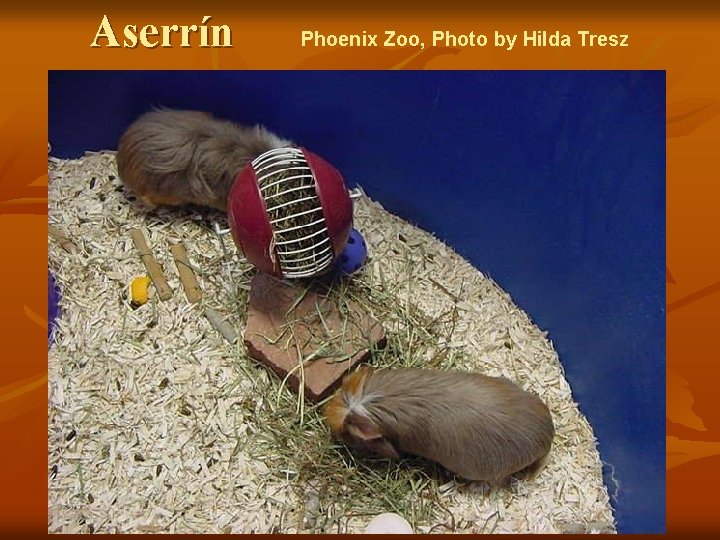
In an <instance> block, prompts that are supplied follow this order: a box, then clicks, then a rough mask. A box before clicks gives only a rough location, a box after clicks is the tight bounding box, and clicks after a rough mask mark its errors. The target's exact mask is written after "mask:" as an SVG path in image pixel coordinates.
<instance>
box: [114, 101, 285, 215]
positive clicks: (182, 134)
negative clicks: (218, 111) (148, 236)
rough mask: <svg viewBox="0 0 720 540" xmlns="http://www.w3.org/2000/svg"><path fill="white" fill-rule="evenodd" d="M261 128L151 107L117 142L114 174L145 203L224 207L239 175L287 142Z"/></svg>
mask: <svg viewBox="0 0 720 540" xmlns="http://www.w3.org/2000/svg"><path fill="white" fill-rule="evenodd" d="M291 145H292V143H291V142H290V141H287V140H284V139H281V138H279V137H278V136H276V135H274V134H273V133H271V132H269V131H268V130H267V129H265V128H264V127H262V126H259V125H257V126H254V127H249V126H242V125H239V124H236V123H234V122H230V121H228V120H221V119H218V118H215V117H213V116H212V115H210V114H208V113H204V112H198V111H182V110H173V109H158V110H153V111H150V112H148V113H145V114H143V115H142V116H140V117H139V118H138V119H137V120H135V122H133V123H132V124H131V125H130V126H129V127H128V128H127V130H126V131H125V133H123V135H122V137H121V138H120V141H119V143H118V153H117V166H118V173H119V175H120V178H121V180H122V181H123V182H124V183H125V185H126V186H127V187H128V188H130V189H131V190H132V191H133V192H135V193H136V194H137V195H138V196H139V197H140V198H141V199H142V200H143V201H144V202H145V203H146V204H148V205H149V206H151V207H154V206H156V205H174V206H178V205H186V204H196V205H200V206H209V207H212V208H217V209H218V210H223V211H224V210H226V208H227V201H228V196H229V193H230V189H231V188H232V184H233V181H234V180H235V177H236V175H237V173H238V172H239V171H240V169H242V168H243V167H244V166H245V164H246V163H248V162H249V161H251V160H252V159H254V158H255V157H257V156H259V155H260V154H262V153H263V152H266V151H267V150H271V149H273V148H282V147H285V146H291Z"/></svg>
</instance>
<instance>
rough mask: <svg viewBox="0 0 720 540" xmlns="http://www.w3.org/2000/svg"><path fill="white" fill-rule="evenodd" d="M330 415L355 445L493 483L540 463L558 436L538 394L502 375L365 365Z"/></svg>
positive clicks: (332, 422)
mask: <svg viewBox="0 0 720 540" xmlns="http://www.w3.org/2000/svg"><path fill="white" fill-rule="evenodd" d="M325 414H326V418H327V421H328V424H329V425H330V428H331V429H332V431H333V433H334V434H335V435H336V436H337V437H338V438H340V439H341V440H343V441H344V442H345V443H346V444H348V445H349V446H354V447H356V448H359V449H361V450H365V451H370V452H372V453H374V454H377V455H379V456H383V457H388V458H391V457H398V456H399V454H400V453H408V454H414V455H417V456H421V457H424V458H426V459H429V460H432V461H436V462H437V463H440V464H441V465H443V466H444V467H445V468H446V469H448V470H449V471H452V472H454V473H455V474H457V475H458V476H461V477H463V478H466V479H468V480H485V481H488V482H490V483H492V484H499V483H501V482H502V481H504V480H507V479H508V477H509V476H511V475H513V474H514V473H517V472H520V471H522V470H523V469H526V468H529V467H537V466H539V465H540V464H541V463H542V462H543V460H544V458H545V456H546V455H547V454H548V452H549V451H550V446H551V444H552V439H553V436H554V433H555V429H554V426H553V422H552V418H551V417H550V412H549V410H548V408H547V406H546V405H545V403H543V402H542V400H540V398H538V397H537V396H535V395H534V394H531V393H529V392H526V391H524V390H523V389H521V388H520V387H519V386H517V385H516V384H515V383H513V382H511V381H510V380H508V379H505V378H502V377H488V376H485V375H481V374H479V373H469V372H461V371H430V370H421V369H411V368H401V369H384V370H375V369H371V368H368V367H361V368H360V369H358V370H357V371H355V372H354V373H352V374H351V375H349V376H347V377H346V378H345V380H344V381H343V384H342V387H341V388H340V390H339V391H338V393H337V394H336V395H335V396H334V397H333V398H332V399H331V401H330V402H329V403H328V405H327V407H326V410H325Z"/></svg>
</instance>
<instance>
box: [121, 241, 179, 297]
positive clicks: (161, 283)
mask: <svg viewBox="0 0 720 540" xmlns="http://www.w3.org/2000/svg"><path fill="white" fill-rule="evenodd" d="M130 237H131V238H132V241H133V244H135V248H136V249H137V250H138V253H139V254H140V260H141V261H142V263H143V264H144V265H145V268H146V269H147V271H148V274H150V279H152V281H153V284H154V285H155V289H156V290H157V292H158V296H159V297H160V300H163V301H164V300H169V299H170V298H171V297H172V289H171V288H170V286H169V285H168V284H167V280H166V279H165V274H163V271H162V266H160V263H159V262H157V260H156V259H155V257H154V256H153V254H152V252H151V251H150V248H149V247H148V245H147V241H146V240H145V235H144V234H143V232H142V231H141V230H140V229H133V230H132V231H130Z"/></svg>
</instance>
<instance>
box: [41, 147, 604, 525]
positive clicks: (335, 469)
mask: <svg viewBox="0 0 720 540" xmlns="http://www.w3.org/2000/svg"><path fill="white" fill-rule="evenodd" d="M49 178H50V182H49V209H48V212H49V217H48V219H49V223H50V224H51V225H53V226H54V227H56V228H57V229H58V230H59V231H61V232H62V234H64V235H65V236H66V237H67V238H69V239H70V240H71V241H72V242H73V243H74V244H75V246H76V249H73V250H71V252H68V251H67V250H66V249H63V247H62V246H61V245H60V243H59V242H58V241H57V240H56V239H53V238H50V239H49V243H48V260H49V267H50V269H51V271H52V272H53V273H54V274H55V276H56V278H57V281H58V284H59V285H60V287H61V290H62V303H61V309H62V315H61V318H60V320H59V327H58V329H57V331H56V342H55V343H54V345H53V346H52V348H51V349H50V351H49V353H48V369H49V385H48V474H49V480H48V530H49V532H63V533H86V532H104V533H128V532H136V533H142V532H169V533H193V532H203V533H229V532H232V533H251V532H254V533H272V532H282V533H293V532H333V533H334V532H342V533H345V532H349V533H353V532H361V531H362V530H363V528H364V526H365V524H366V523H367V522H368V521H369V520H370V519H371V517H372V516H373V515H375V514H378V513H381V512H385V511H390V512H392V511H400V513H402V514H403V515H404V516H405V517H406V518H407V519H408V521H410V523H411V524H412V525H413V527H414V529H415V531H416V532H439V533H446V532H466V533H482V532H485V533H489V532H495V533H521V532H531V533H556V532H615V529H614V525H613V523H614V520H613V516H612V509H611V507H610V504H609V498H608V493H607V490H606V488H605V486H604V485H603V482H602V475H601V462H600V459H599V456H598V452H597V449H596V441H595V438H594V436H593V432H592V429H591V427H590V425H589V424H588V422H587V420H586V419H585V418H584V417H583V416H582V415H581V414H580V412H579V411H578V408H577V405H576V404H575V403H574V402H573V399H572V394H571V389H570V387H569V385H568V383H567V381H566V380H565V377H564V374H563V370H562V366H561V364H560V362H559V359H558V357H557V353H556V352H555V351H554V350H553V348H552V345H551V343H550V342H549V341H548V339H547V337H546V336H545V334H544V333H543V332H542V331H540V330H539V329H538V328H537V327H536V326H535V325H534V324H533V323H532V321H531V320H530V319H529V318H528V316H527V315H526V314H525V313H523V312H522V311H521V310H520V309H518V308H517V307H516V306H515V305H514V304H513V302H512V299H511V298H510V296H509V295H508V294H506V293H505V292H504V291H502V290H501V289H500V288H499V287H498V286H497V285H496V284H495V283H494V282H493V281H492V280H490V279H488V278H487V277H485V276H483V275H482V274H481V273H480V272H478V271H477V270H476V269H474V268H473V267H472V266H471V265H470V264H468V263H467V262H466V261H464V260H463V259H462V258H461V257H459V256H458V255H457V254H455V253H454V252H453V251H452V250H450V249H449V248H448V247H447V246H445V245H444V244H442V243H441V242H440V241H438V240H437V239H435V238H433V237H432V236H431V235H430V234H428V233H426V232H424V231H421V230H420V229H418V228H416V227H414V226H412V225H410V224H408V223H407V222H405V221H403V220H401V219H399V218H397V217H395V216H393V215H391V214H389V213H388V212H386V211H385V210H384V209H383V208H382V207H381V206H380V205H379V204H377V203H375V202H372V201H370V200H369V199H368V198H367V197H364V196H363V197H360V198H359V199H358V200H357V201H356V202H355V226H356V228H357V229H358V230H360V231H361V232H362V234H363V235H364V237H365V239H366V241H367V243H368V246H369V249H370V257H369V259H368V262H367V264H366V267H365V269H364V270H363V271H362V272H361V273H360V275H359V276H358V277H357V278H355V280H356V281H357V283H358V285H357V290H358V291H360V292H362V291H364V290H369V291H376V292H378V291H379V294H381V295H385V297H387V299H388V300H389V303H392V304H393V305H394V306H395V307H396V308H397V310H396V312H393V313H394V314H393V313H389V312H388V313H384V312H382V310H381V307H379V306H380V304H378V303H373V301H372V299H369V300H368V306H369V307H370V308H371V309H374V310H376V313H375V314H376V315H377V316H380V320H382V322H383V324H384V325H385V327H386V329H387V330H388V335H389V343H390V346H389V347H388V350H387V351H383V352H378V360H377V362H382V363H385V364H393V363H396V364H404V365H422V364H427V365H432V366H433V367H437V368H438V369H444V368H449V367H458V368H463V369H469V370H478V371H482V372H484V373H487V374H489V375H504V376H507V377H509V378H510V379H512V380H514V381H516V382H517V383H519V384H520V385H521V386H522V387H523V388H525V389H527V390H531V391H533V392H536V393H537V394H539V395H540V396H541V397H542V398H543V399H544V400H545V401H546V402H547V403H548V405H549V407H550V409H551V412H552V415H553V420H554V422H555V425H556V429H557V434H556V437H555V441H554V446H553V449H552V450H551V453H550V457H549V460H548V464H547V466H546V468H545V469H544V470H543V471H542V472H541V473H540V474H539V476H538V477H537V478H535V479H534V480H528V481H524V480H517V481H513V482H512V484H511V485H510V486H509V487H507V488H505V489H493V490H491V489H490V488H488V487H487V486H486V485H485V484H482V483H468V482H464V481H462V480H460V479H456V478H453V477H451V476H448V475H447V474H446V473H443V472H441V471H437V468H433V467H429V468H428V466H427V464H422V463H417V462H416V461H413V460H409V461H406V462H400V463H392V464H390V463H388V462H385V461H382V460H379V461H377V462H367V461H366V460H362V459H356V458H355V457H354V456H353V455H352V454H351V453H350V452H348V451H347V449H345V448H343V447H342V446H341V445H338V444H336V443H335V442H334V441H331V440H330V437H329V431H328V430H327V428H326V427H325V425H324V424H323V423H322V420H321V418H320V416H319V415H318V414H317V413H318V411H317V410H310V411H309V412H308V411H306V414H305V416H303V417H298V414H297V411H298V410H299V409H298V407H296V403H295V402H294V399H295V398H296V396H294V395H292V394H291V393H290V392H289V391H288V390H287V389H286V388H282V387H281V386H280V382H279V381H277V380H276V378H275V377H273V376H272V375H269V374H268V373H267V372H266V371H265V370H264V369H262V368H260V367H259V366H258V365H257V364H256V363H255V362H254V361H252V360H251V359H250V358H249V357H248V356H247V353H246V351H245V350H244V346H243V344H242V340H237V342H236V343H235V344H233V345H231V344H229V343H228V342H227V341H226V340H224V339H223V337H222V336H221V335H220V334H219V333H218V332H217V330H215V328H213V326H212V325H211V324H210V323H209V322H208V320H207V319H206V318H205V317H204V316H203V315H202V313H203V309H204V308H211V309H213V310H217V312H219V313H220V314H222V315H223V316H224V317H225V320H226V322H227V323H229V324H230V325H232V326H234V327H235V330H236V331H238V332H240V331H241V330H242V327H243V317H244V306H245V303H246V301H247V294H248V288H249V282H250V278H251V277H252V274H253V269H252V268H251V267H250V266H249V265H248V264H247V263H245V262H243V261H242V260H241V258H240V257H239V256H238V255H237V251H236V249H235V247H234V245H233V244H232V240H231V238H230V236H229V235H225V236H220V235H218V234H217V233H216V232H215V231H214V230H213V224H214V223H216V222H217V223H220V224H221V225H222V226H225V221H224V218H223V216H222V215H220V214H218V213H214V212H212V211H205V210H200V209H180V210H177V209H173V210H169V209H160V210H156V211H149V210H147V209H146V208H144V207H143V206H141V205H140V204H138V203H136V202H135V201H134V200H133V197H132V195H130V194H129V193H128V192H127V191H126V190H125V189H124V188H123V187H122V185H121V183H120V181H119V179H118V178H117V171H116V168H115V156H114V154H113V153H112V152H103V153H89V154H88V155H86V156H85V157H83V158H81V159H76V160H58V159H54V158H50V163H49ZM134 228H142V230H143V232H144V233H145V235H146V237H147V240H148V244H149V246H150V248H151V250H152V251H153V254H154V256H155V257H156V258H157V260H158V262H159V263H160V264H161V265H162V267H163V269H164V272H165V276H166V278H167V281H168V284H169V286H170V287H171V288H172V290H173V296H172V298H170V299H169V300H168V301H165V302H161V301H159V299H158V298H157V295H154V296H153V294H152V287H151V298H150V301H149V302H148V303H147V304H145V305H144V306H142V307H140V308H138V309H133V308H132V307H130V301H129V298H128V284H129V283H130V282H131V281H132V279H133V278H134V277H136V276H138V275H143V274H145V269H144V267H143V265H142V263H141V261H140V258H139V257H138V255H137V252H136V250H135V249H134V246H133V244H132V241H131V239H130V235H129V232H130V231H131V230H132V229H134ZM177 242H182V243H183V244H184V246H185V247H186V248H187V252H188V257H189V259H190V262H191V263H192V264H193V269H194V270H195V272H196V274H197V277H198V282H199V284H200V287H201V289H202V291H203V298H202V301H201V302H199V303H197V304H189V303H188V302H187V300H186V299H185V296H184V293H183V291H182V286H181V284H180V280H179V278H178V275H177V272H176V270H175V265H174V262H173V259H172V254H171V253H170V249H169V246H170V245H171V244H173V243H177ZM378 310H379V311H378ZM436 327H437V328H441V329H442V330H443V331H442V332H435V330H433V328H436ZM428 329H430V330H428ZM433 332H435V333H433ZM393 336H395V343H397V345H396V346H395V347H394V348H393V343H394V342H393ZM399 353H401V354H399Z"/></svg>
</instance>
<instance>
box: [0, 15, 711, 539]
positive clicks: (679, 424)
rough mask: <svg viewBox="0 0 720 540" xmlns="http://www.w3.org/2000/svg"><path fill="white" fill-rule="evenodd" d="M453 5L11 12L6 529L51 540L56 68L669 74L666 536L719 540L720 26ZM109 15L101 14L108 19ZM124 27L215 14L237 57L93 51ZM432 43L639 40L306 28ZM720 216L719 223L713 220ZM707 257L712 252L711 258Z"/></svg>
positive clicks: (3, 113)
mask: <svg viewBox="0 0 720 540" xmlns="http://www.w3.org/2000/svg"><path fill="white" fill-rule="evenodd" d="M449 6H450V3H448V2H443V3H442V4H440V5H438V6H425V7H422V6H421V7H418V6H414V7H408V8H406V9H403V8H401V7H395V8H392V9H390V8H387V7H383V8H374V7H370V4H369V3H366V4H365V5H364V7H357V8H354V7H352V6H350V5H349V4H345V7H344V8H341V9H338V8H337V6H335V7H333V8H330V7H328V8H327V9H326V8H323V7H318V6H316V5H315V6H309V5H306V4H303V5H302V6H300V5H298V3H295V4H288V5H280V4H278V3H277V2H275V3H273V4H272V7H271V8H270V7H269V8H267V9H266V10H265V9H263V8H260V7H257V6H253V7H252V8H247V7H242V8H241V7H239V6H238V5H235V4H228V5H227V6H223V5H215V6H213V5H212V3H206V4H205V5H204V6H203V7H202V8H197V7H183V6H178V5H177V4H174V5H173V6H172V8H170V9H167V8H165V6H158V4H157V3H155V4H154V5H153V9H150V8H147V7H144V6H143V5H138V6H134V5H132V2H130V3H125V4H124V5H123V6H122V7H120V8H118V7H107V8H102V7H98V6H97V4H94V5H93V4H89V5H88V6H84V7H77V6H66V5H65V6H63V7H62V8H60V7H59V6H40V5H37V4H35V5H33V6H32V10H31V8H30V7H28V8H27V11H24V8H17V7H15V8H11V10H10V11H6V13H5V15H4V20H3V21H2V22H0V28H1V30H0V50H1V51H2V56H3V68H4V72H5V77H4V79H5V82H4V83H3V84H2V86H1V87H0V94H1V95H2V99H0V130H1V131H0V133H1V135H0V136H1V139H0V141H1V142H0V241H1V242H2V244H0V245H2V247H3V251H4V254H5V257H3V259H4V262H3V263H2V264H0V279H2V282H1V283H2V284H3V285H4V286H3V287H2V293H1V294H2V310H0V317H2V329H3V332H2V335H3V338H4V339H3V349H4V351H3V355H2V356H3V358H4V362H3V364H4V365H3V370H2V372H0V433H2V441H3V444H2V445H0V463H2V465H3V469H4V471H3V473H2V480H3V481H2V484H3V486H4V489H3V490H2V491H0V498H1V499H2V504H0V508H2V510H1V511H0V530H2V531H3V532H10V531H15V532H21V533H32V534H45V533H46V528H45V525H46V517H47V511H46V508H47V507H46V506H45V505H46V494H47V493H46V490H47V476H46V474H47V473H48V471H47V468H46V466H47V459H46V458H47V455H46V449H47V447H46V441H47V439H46V438H45V435H46V433H47V431H46V427H47V425H46V422H47V417H46V415H45V405H46V398H47V391H46V390H47V386H46V384H47V370H46V368H47V365H46V360H47V356H46V354H47V351H46V349H45V333H46V328H47V318H46V313H47V310H46V305H47V300H46V297H45V295H43V294H42V292H44V287H45V279H46V276H45V273H46V270H45V265H46V261H47V258H46V257H47V252H46V243H45V242H46V226H47V219H46V218H47V169H46V168H45V159H46V145H47V71H48V70H49V69H320V68H322V69H335V68H338V69H340V68H342V69H662V70H667V100H668V103H667V160H668V167H667V175H668V176H667V195H668V196H667V261H668V262H667V264H668V271H667V351H668V358H667V360H668V386H667V392H668V397H667V470H668V473H667V489H668V499H667V524H668V531H669V532H671V533H687V532H697V533H702V532H706V533H709V532H711V531H714V530H717V529H718V526H717V525H718V518H717V503H716V501H717V499H718V497H717V494H716V490H717V488H716V486H717V485H718V480H720V408H718V407H717V398H716V390H715V386H716V384H717V383H716V381H717V380H718V375H719V374H720V367H718V362H717V360H718V353H717V348H716V347H715V346H714V345H715V344H714V343H713V338H714V331H715V332H716V331H717V330H718V328H717V320H718V315H717V314H718V313H720V294H719V293H720V253H718V249H717V246H718V241H717V238H718V233H719V232H720V218H718V217H716V216H717V214H716V213H715V212H716V211H717V201H718V200H720V198H719V195H720V187H718V179H719V178H720V174H719V172H720V160H718V158H717V153H718V148H720V73H719V70H718V58H720V32H718V31H717V29H718V27H720V25H719V24H718V22H720V17H718V14H719V12H718V11H717V10H716V9H712V8H703V9H700V8H695V7H693V4H692V3H688V2H683V3H681V6H682V9H681V7H675V8H670V7H667V8H666V7H662V6H657V5H653V6H652V7H649V8H648V9H647V10H643V9H641V8H639V7H636V8H633V9H632V10H627V9H626V10H625V11H621V9H623V8H612V7H609V6H610V4H607V3H606V4H605V7H604V8H598V9H595V10H593V9H590V8H583V9H582V10H576V11H569V10H567V9H560V8H557V9H551V8H549V7H547V6H543V8H542V10H541V9H539V8H533V7H532V5H530V4H529V5H525V6H518V5H516V6H514V7H513V8H507V10H506V11H502V10H500V9H492V10H490V9H487V8H482V7H468V6H464V7H463V6H460V7H456V8H454V9H453V10H452V11H451V10H450V9H449ZM103 9H104V11H103ZM104 13H107V14H108V16H109V17H110V19H111V21H112V23H113V26H114V27H115V28H116V29H117V28H122V27H123V26H124V25H125V24H132V23H134V24H139V25H142V24H147V23H152V24H156V25H161V24H198V23H199V22H200V19H201V18H202V16H203V15H205V14H211V15H212V16H213V19H212V22H213V23H215V24H228V25H229V26H230V27H231V28H232V30H233V42H234V43H233V44H234V47H233V48H232V49H221V50H218V49H199V48H192V49H180V48H177V47H176V48H172V49H152V50H146V49H140V48H137V49H108V48H100V49H92V48H90V47H89V44H90V42H91V41H92V39H93V36H94V34H95V31H96V30H97V27H98V25H99V23H100V20H101V18H102V15H103V14H104ZM305 28H309V29H317V30H318V31H321V32H326V33H353V32H358V31H362V30H368V31H369V32H382V31H383V30H384V29H387V28H392V29H395V30H397V31H398V32H403V33H416V34H422V35H428V34H429V33H430V31H431V30H432V29H436V28H437V29H448V30H451V31H454V32H456V33H458V34H461V33H467V32H470V31H472V30H474V31H475V32H487V33H491V32H492V31H493V30H495V29H498V30H501V31H503V32H506V33H521V32H522V31H523V30H525V29H545V30H549V31H554V30H559V31H561V32H563V33H570V34H574V33H575V32H576V31H577V30H579V29H589V30H591V31H594V32H596V33H606V34H612V33H616V34H629V35H630V44H631V46H630V47H628V48H625V49H618V48H592V49H591V48H582V47H578V46H574V47H571V48H565V49H560V48H550V47H547V48H518V47H516V49H515V50H513V51H510V52H507V51H503V50H501V49H496V48H495V47H485V48H462V49H459V48H426V49H425V50H422V51H420V50H417V49H412V48H405V49H402V48H400V49H384V48H377V49H339V48H338V49H314V48H303V47H301V46H300V30H302V29H305ZM713 209H715V210H713ZM712 246H715V248H713V247H712Z"/></svg>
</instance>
